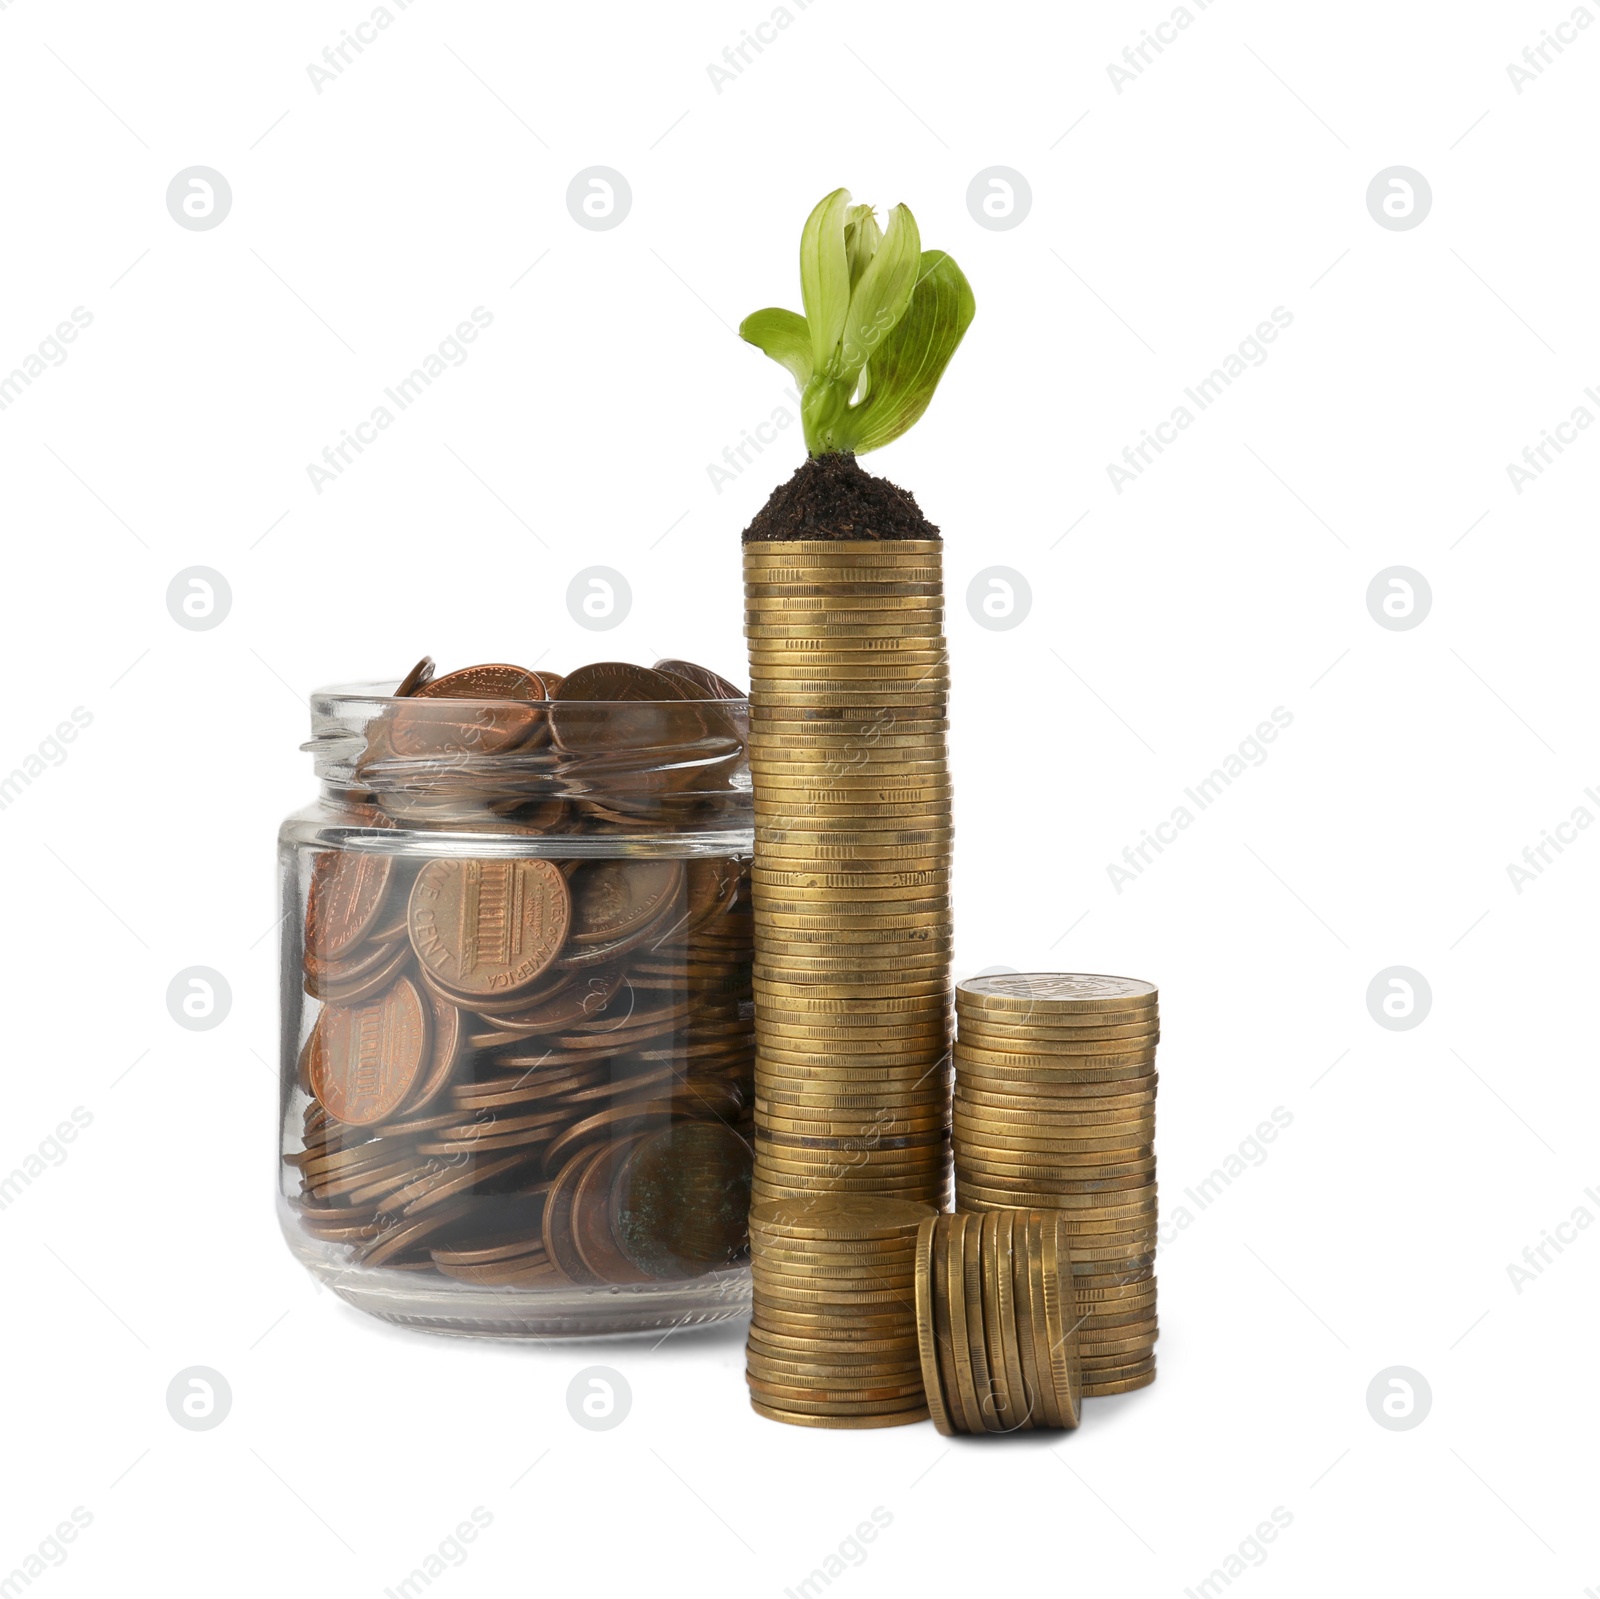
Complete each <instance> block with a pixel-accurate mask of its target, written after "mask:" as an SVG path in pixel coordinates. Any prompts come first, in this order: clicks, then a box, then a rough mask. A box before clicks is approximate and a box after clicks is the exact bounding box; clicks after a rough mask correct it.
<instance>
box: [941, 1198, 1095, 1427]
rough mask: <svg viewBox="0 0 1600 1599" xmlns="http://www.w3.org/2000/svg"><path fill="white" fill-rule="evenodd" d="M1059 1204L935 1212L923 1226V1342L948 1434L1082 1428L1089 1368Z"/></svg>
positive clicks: (1067, 1228) (942, 1425)
mask: <svg viewBox="0 0 1600 1599" xmlns="http://www.w3.org/2000/svg"><path fill="white" fill-rule="evenodd" d="M1069 1235H1070V1229H1069V1227H1068V1225H1067V1223H1066V1222H1065V1220H1064V1219H1063V1217H1062V1215H1061V1213H1060V1212H1059V1211H1036V1210H997V1211H991V1212H989V1213H988V1214H987V1215H983V1216H968V1215H956V1216H937V1217H933V1216H930V1217H929V1218H928V1219H927V1220H926V1221H924V1222H923V1224H922V1226H921V1228H920V1229H919V1230H918V1233H917V1256H916V1294H917V1340H918V1348H919V1350H920V1353H921V1357H922V1376H923V1382H924V1385H925V1388H926V1392H927V1396H928V1409H929V1412H930V1413H931V1414H932V1416H933V1422H934V1425H935V1426H936V1427H937V1428H938V1429H939V1431H940V1432H942V1433H947V1434H953V1433H958V1432H964V1433H997V1432H1020V1431H1023V1430H1025V1429H1030V1428H1035V1427H1076V1426H1077V1425H1078V1401H1079V1398H1080V1397H1081V1391H1082V1372H1081V1369H1080V1365H1079V1354H1078V1322H1077V1315H1076V1313H1075V1311H1074V1308H1073V1297H1072V1256H1071V1252H1070V1247H1069Z"/></svg>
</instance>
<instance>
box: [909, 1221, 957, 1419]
mask: <svg viewBox="0 0 1600 1599" xmlns="http://www.w3.org/2000/svg"><path fill="white" fill-rule="evenodd" d="M938 1221H939V1219H938V1217H937V1216H928V1217H926V1218H925V1219H924V1220H923V1222H922V1225H921V1226H920V1227H919V1228H918V1229H917V1244H916V1267H915V1278H914V1309H915V1312H916V1321H917V1355H918V1359H919V1361H920V1364H921V1369H922V1387H923V1392H924V1393H925V1394H926V1396H927V1402H928V1414H929V1415H930V1416H932V1418H933V1424H934V1426H935V1427H937V1428H938V1430H939V1431H940V1432H941V1433H943V1434H944V1435H945V1436H946V1437H953V1436H954V1434H955V1428H954V1427H953V1426H951V1424H950V1416H949V1412H948V1411H947V1410H946V1408H945V1397H944V1385H943V1381H942V1379H941V1377H940V1375H939V1356H938V1349H937V1347H936V1345H935V1342H934V1338H935V1332H934V1313H933V1292H934V1281H933V1269H932V1268H933V1247H934V1232H935V1230H936V1228H937V1227H938Z"/></svg>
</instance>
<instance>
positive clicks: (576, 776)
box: [352, 656, 749, 834]
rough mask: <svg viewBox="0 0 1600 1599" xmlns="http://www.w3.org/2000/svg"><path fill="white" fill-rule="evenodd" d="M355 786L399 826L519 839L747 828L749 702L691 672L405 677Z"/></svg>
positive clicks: (511, 669)
mask: <svg viewBox="0 0 1600 1599" xmlns="http://www.w3.org/2000/svg"><path fill="white" fill-rule="evenodd" d="M392 701H393V703H391V704H389V705H388V706H387V707H386V708H385V709H384V711H383V712H382V714H381V715H379V716H377V717H375V718H374V719H373V721H372V722H371V723H370V724H369V725H368V726H367V727H366V729H365V730H364V736H365V748H364V749H363V750H362V751H361V754H360V756H359V759H358V760H357V761H356V762H355V763H354V773H353V778H352V783H353V785H354V786H355V787H357V788H360V787H361V786H362V785H363V784H365V785H369V786H370V787H371V789H372V791H373V792H372V796H371V797H372V800H373V803H374V804H376V805H377V806H378V807H379V809H381V810H382V811H383V812H384V813H385V815H387V816H389V817H390V818H392V819H393V820H395V821H398V822H401V823H405V824H409V825H412V826H419V827H441V828H446V829H448V828H450V827H452V826H463V827H471V826H480V827H481V826H483V825H485V824H486V823H489V822H492V823H493V824H494V825H495V827H496V830H497V831H501V832H515V833H538V834H551V833H570V832H582V833H638V832H648V831H651V830H658V831H659V830H664V829H667V828H682V827H692V826H694V825H696V824H704V823H706V822H710V821H717V820H721V821H725V822H729V823H730V824H731V825H742V826H748V825H749V810H748V805H749V797H748V794H747V793H746V792H745V778H744V769H743V762H744V728H743V709H744V707H743V696H742V694H741V692H740V690H739V689H738V688H736V687H735V686H734V685H733V684H732V683H730V682H728V680H727V679H726V678H723V677H719V676H718V675H717V674H716V673H715V672H712V671H710V670H709V669H708V668H706V667H703V666H698V665H696V664H695V663H694V662H692V661H679V660H663V661H657V662H656V664H655V665H654V666H653V667H649V666H635V665H634V664H633V663H632V662H629V661H596V662H593V663H592V664H590V665H588V666H580V667H579V668H578V669H577V670H576V671H573V672H569V673H564V674H563V673H559V672H549V671H535V670H534V669H533V668H531V667H524V666H508V665H505V664H501V663H491V664H488V665H483V666H469V667H464V668H463V669H462V670H461V671H458V672H450V673H447V674H446V675H445V676H443V677H436V676H435V675H434V663H433V660H432V658H431V657H426V656H425V657H424V658H423V659H422V660H420V661H418V662H417V664H416V665H415V666H414V667H413V668H412V669H411V671H410V672H409V673H407V674H406V676H405V678H404V679H402V680H401V682H400V685H399V686H398V687H397V688H396V689H395V691H394V694H393V696H392Z"/></svg>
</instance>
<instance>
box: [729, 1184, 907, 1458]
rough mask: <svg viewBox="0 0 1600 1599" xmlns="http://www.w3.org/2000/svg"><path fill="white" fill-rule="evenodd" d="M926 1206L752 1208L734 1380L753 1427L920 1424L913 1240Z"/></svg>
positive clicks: (787, 1203) (778, 1204)
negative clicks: (748, 1288) (761, 1419)
mask: <svg viewBox="0 0 1600 1599" xmlns="http://www.w3.org/2000/svg"><path fill="white" fill-rule="evenodd" d="M933 1223H934V1211H933V1207H932V1206H931V1205H925V1204H920V1203H918V1202H917V1201H915V1200H906V1199H893V1198H889V1199H865V1198H842V1197H839V1196H836V1195H819V1196H817V1197H815V1198H811V1199H777V1200H764V1201H758V1202H757V1203H756V1204H754V1205H753V1206H752V1207H751V1210H750V1253H751V1273H752V1278H753V1283H752V1287H753V1291H754V1298H753V1302H752V1310H751V1322H750V1342H749V1347H748V1350H747V1352H746V1361H747V1366H746V1373H745V1376H746V1380H747V1381H748V1383H749V1385H750V1400H751V1403H752V1404H753V1405H754V1407H755V1409H756V1410H757V1411H758V1412H759V1413H760V1414H761V1415H763V1416H768V1417H770V1418H771V1419H772V1420H774V1421H787V1422H793V1423H796V1424H797V1425H799V1426H802V1427H853V1428H860V1427H895V1426H899V1425H901V1424H903V1423H905V1422H912V1421H925V1420H926V1419H927V1417H928V1413H929V1412H928V1406H929V1397H928V1395H927V1394H926V1393H925V1392H924V1389H923V1361H922V1356H921V1353H920V1351H919V1348H918V1339H917V1298H916V1287H915V1281H916V1271H917V1264H916V1262H917V1255H918V1248H917V1246H918V1239H919V1236H920V1235H921V1233H922V1232H923V1231H924V1230H926V1229H928V1228H931V1227H932V1226H933Z"/></svg>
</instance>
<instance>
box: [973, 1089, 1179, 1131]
mask: <svg viewBox="0 0 1600 1599" xmlns="http://www.w3.org/2000/svg"><path fill="white" fill-rule="evenodd" d="M956 1095H957V1097H958V1098H960V1099H965V1100H966V1101H967V1103H968V1104H970V1105H973V1106H978V1107H983V1108H985V1109H989V1110H997V1111H1000V1110H1023V1109H1029V1110H1031V1109H1035V1108H1036V1109H1037V1111H1038V1113H1039V1115H1041V1116H1047V1117H1049V1118H1050V1119H1051V1120H1052V1121H1056V1120H1059V1119H1061V1118H1066V1119H1068V1120H1070V1121H1072V1122H1074V1123H1076V1122H1080V1121H1082V1122H1086V1121H1090V1120H1094V1119H1096V1118H1099V1117H1101V1116H1106V1115H1113V1116H1114V1115H1119V1114H1122V1113H1125V1112H1128V1111H1138V1110H1141V1109H1143V1108H1145V1107H1146V1106H1152V1105H1154V1104H1155V1091H1154V1088H1153V1087H1152V1088H1141V1089H1139V1090H1138V1091H1137V1092H1135V1093H1132V1094H1098V1095H1095V1096H1093V1097H1091V1096H1089V1095H1087V1094H1072V1095H1066V1094H1054V1093H1052V1094H1042V1093H1038V1092H1036V1091H1035V1090H1033V1089H1022V1090H1017V1091H1013V1090H1011V1089H996V1088H991V1087H987V1086H985V1087H980V1086H978V1085H977V1084H974V1083H970V1082H963V1083H960V1084H958V1085H957V1087H956Z"/></svg>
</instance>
